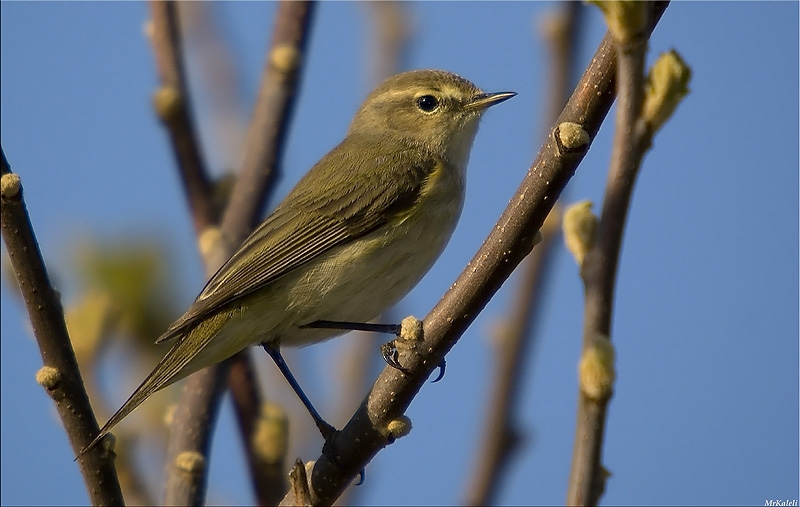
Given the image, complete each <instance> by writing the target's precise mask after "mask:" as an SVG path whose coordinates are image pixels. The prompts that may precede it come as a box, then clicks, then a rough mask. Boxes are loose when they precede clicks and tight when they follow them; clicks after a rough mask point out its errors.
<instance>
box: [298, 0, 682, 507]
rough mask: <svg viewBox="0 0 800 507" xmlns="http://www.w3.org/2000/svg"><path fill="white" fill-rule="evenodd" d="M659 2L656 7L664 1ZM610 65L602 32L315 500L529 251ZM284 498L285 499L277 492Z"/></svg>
mask: <svg viewBox="0 0 800 507" xmlns="http://www.w3.org/2000/svg"><path fill="white" fill-rule="evenodd" d="M659 5H660V6H661V7H662V8H663V7H665V6H666V2H662V3H660V4H659ZM658 17H660V15H659V16H658ZM615 72H616V54H615V50H614V44H613V41H612V40H611V37H610V36H608V35H607V36H606V37H605V38H604V39H603V42H602V43H601V45H600V48H599V49H598V50H597V52H596V53H595V56H594V58H593V59H592V61H591V63H590V65H589V68H588V69H587V70H586V72H585V73H584V75H583V77H582V78H581V81H580V82H579V84H578V86H577V88H576V90H575V92H574V93H573V95H572V97H571V98H570V100H569V101H568V103H567V105H566V107H565V109H564V111H562V113H561V115H560V116H559V118H558V120H557V122H556V126H555V127H554V128H553V130H552V131H551V134H550V136H548V138H547V141H546V143H545V145H544V146H543V147H542V149H541V150H540V152H539V155H538V156H537V158H536V160H535V161H534V163H533V165H532V166H531V168H530V169H529V171H528V174H527V176H526V177H525V179H524V180H523V182H522V184H521V186H520V188H519V189H518V190H517V192H516V194H515V195H514V197H512V199H511V203H510V204H509V206H508V207H507V208H506V210H505V211H504V212H503V214H502V216H501V217H500V219H499V221H498V222H497V224H496V226H495V227H494V229H493V230H492V232H491V234H490V235H489V237H487V238H486V240H485V241H484V243H483V245H482V246H481V248H480V250H479V251H478V252H477V254H476V255H475V257H473V259H472V260H471V261H470V262H469V264H468V265H467V267H466V268H465V270H464V271H463V272H462V273H461V275H460V276H459V278H458V279H457V280H456V282H455V283H454V284H453V285H452V287H451V288H450V290H448V291H447V293H446V294H445V295H444V297H443V298H442V299H441V300H440V301H439V303H438V304H437V305H436V307H435V308H434V309H433V310H431V312H430V313H429V314H428V316H427V317H426V318H425V320H424V322H423V325H424V329H425V336H424V342H423V343H420V344H418V345H417V347H416V348H415V349H414V350H413V352H414V353H404V354H401V363H402V364H403V366H404V367H405V368H407V369H408V370H409V371H410V372H412V373H411V374H409V375H406V374H405V373H403V372H402V371H399V370H397V369H395V368H392V367H387V368H385V369H384V370H383V372H382V373H381V375H380V376H379V377H378V379H377V381H376V382H375V384H374V385H373V387H372V391H371V392H370V394H369V395H368V397H367V399H366V400H364V402H363V403H362V404H361V406H360V407H359V409H358V410H357V411H356V413H355V414H354V415H353V417H352V418H351V419H350V422H349V423H348V424H347V426H345V427H344V429H343V430H342V431H341V432H339V434H338V435H337V438H336V440H335V441H334V442H332V445H331V446H329V448H328V449H327V452H323V454H322V455H321V456H320V457H319V458H318V459H317V461H316V463H315V466H314V470H313V473H312V474H311V494H312V496H313V500H314V504H315V505H328V504H331V503H332V502H333V501H334V500H335V499H336V498H337V497H338V496H339V495H340V494H341V492H342V491H343V490H344V488H345V487H346V486H347V484H349V483H350V481H352V480H353V479H354V478H355V477H356V475H358V473H359V471H360V470H362V469H363V468H364V467H365V466H366V465H367V463H369V461H370V460H371V459H372V458H373V457H374V456H375V454H377V452H378V451H380V449H382V448H383V447H385V446H386V445H388V444H389V443H390V441H393V440H394V438H393V437H392V435H391V434H387V432H388V431H389V428H390V427H391V426H397V424H396V423H398V422H401V420H400V419H399V418H400V417H401V416H402V414H403V413H404V412H405V410H406V409H407V408H408V406H409V404H410V403H411V401H412V399H413V398H414V396H415V395H416V394H417V392H419V390H420V388H421V387H422V385H423V384H424V383H425V381H426V379H427V378H428V376H429V375H430V374H431V373H432V372H433V370H434V369H435V368H436V367H437V365H439V364H440V363H441V361H442V359H443V358H444V356H445V354H446V353H447V352H448V351H449V350H450V349H451V348H452V347H453V346H454V345H455V343H456V341H457V340H458V338H459V337H460V336H461V335H462V334H463V333H464V331H466V329H467V327H468V326H469V325H470V324H471V323H472V321H473V320H474V319H475V317H476V316H477V315H478V313H479V312H480V311H481V310H482V309H483V307H484V306H485V305H486V304H487V303H488V301H489V300H490V299H491V297H492V296H493V295H494V294H495V293H496V292H497V290H498V289H499V288H500V286H501V285H502V283H503V282H504V281H505V280H506V279H507V278H508V277H509V275H510V274H511V272H512V271H513V270H514V268H516V266H517V265H519V263H520V262H521V261H522V259H523V258H524V257H525V256H526V255H527V254H528V253H529V252H530V251H531V249H532V247H533V243H534V240H535V237H536V231H537V230H538V229H539V228H541V226H542V224H543V223H544V220H545V217H546V216H547V214H548V213H549V212H550V209H551V208H552V207H553V204H554V203H555V201H556V199H557V198H558V196H559V195H560V193H561V191H562V190H563V189H564V186H565V185H566V184H567V182H568V181H569V179H570V178H571V177H572V175H573V174H574V172H575V170H576V168H577V166H578V163H579V162H580V161H581V160H582V159H583V156H584V154H585V153H586V150H587V149H588V148H589V145H590V143H591V140H592V139H593V138H594V136H595V135H596V134H597V131H598V129H599V128H600V124H601V122H602V121H603V119H604V118H605V116H606V114H607V113H608V110H609V108H610V107H611V104H612V102H613V100H614V75H615ZM565 122H569V123H571V124H572V125H566V124H565ZM576 124H577V126H579V128H580V129H582V132H583V133H584V134H585V135H584V136H581V139H583V140H584V141H581V142H580V143H573V142H571V141H568V142H567V143H565V142H564V141H565V138H564V136H563V135H562V128H563V129H566V128H568V127H574V126H576ZM390 423H392V424H391V425H390ZM329 456H334V457H335V458H334V459H335V460H336V462H335V463H334V462H333V461H331V459H332V458H330V457H329ZM284 501H288V499H287V498H286V497H284Z"/></svg>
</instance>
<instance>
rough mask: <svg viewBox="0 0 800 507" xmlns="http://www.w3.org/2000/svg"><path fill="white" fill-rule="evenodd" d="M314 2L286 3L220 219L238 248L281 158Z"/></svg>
mask: <svg viewBox="0 0 800 507" xmlns="http://www.w3.org/2000/svg"><path fill="white" fill-rule="evenodd" d="M315 6H316V3H315V2H295V1H286V0H284V1H282V2H280V3H279V4H278V12H277V13H276V15H275V16H276V17H275V28H274V31H273V34H272V42H271V44H270V50H269V52H268V53H267V62H266V65H265V66H264V73H263V76H262V81H261V88H260V91H259V94H258V100H257V102H256V106H255V110H254V111H253V119H252V122H251V123H250V129H249V131H248V133H247V143H246V145H245V154H244V160H243V162H242V170H241V172H240V173H239V177H238V179H237V180H236V185H235V186H234V188H233V194H232V195H231V200H230V202H229V203H228V208H227V209H226V210H225V215H224V216H223V217H222V231H223V234H224V235H225V237H226V238H228V241H229V242H230V243H232V244H235V245H237V246H238V244H239V243H240V242H241V241H242V240H243V239H244V238H245V237H246V236H247V234H249V232H250V231H251V230H252V229H253V227H255V225H256V223H257V222H258V219H259V217H260V215H261V210H262V208H263V207H264V204H265V203H266V202H267V198H268V192H269V189H270V188H272V185H270V182H271V181H272V180H273V179H274V178H275V174H276V171H277V170H278V168H279V167H280V162H281V157H282V155H283V147H284V144H285V143H284V142H283V141H284V138H285V137H286V132H287V130H288V129H287V126H288V123H289V118H291V115H292V111H293V109H294V102H295V101H294V99H295V96H296V94H297V88H298V83H299V79H300V76H301V71H302V69H303V63H304V59H305V47H306V41H307V40H308V33H309V31H310V27H311V21H312V19H313V14H314V9H315Z"/></svg>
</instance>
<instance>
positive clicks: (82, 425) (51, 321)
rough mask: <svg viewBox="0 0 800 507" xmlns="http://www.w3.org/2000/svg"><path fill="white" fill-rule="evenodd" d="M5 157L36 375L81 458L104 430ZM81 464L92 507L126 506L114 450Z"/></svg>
mask: <svg viewBox="0 0 800 507" xmlns="http://www.w3.org/2000/svg"><path fill="white" fill-rule="evenodd" d="M0 155H2V161H1V162H0V164H2V165H0V175H1V180H0V203H1V204H2V211H0V216H2V234H3V240H4V241H5V244H6V250H7V251H8V256H9V258H10V260H11V266H12V267H13V269H14V273H15V274H16V276H17V283H18V284H19V288H20V293H21V294H22V297H23V299H24V301H25V307H26V308H27V309H28V315H29V317H30V320H31V325H32V327H33V334H34V335H35V336H36V342H37V344H38V345H39V352H40V353H41V355H42V363H43V365H44V366H43V367H42V369H41V370H39V372H38V373H37V375H36V377H37V381H38V382H39V383H40V384H41V385H42V386H43V387H44V388H45V390H46V391H47V394H48V395H49V396H50V397H51V398H52V399H53V401H54V402H55V404H56V409H57V410H58V415H59V417H60V418H61V422H62V423H63V424H64V429H65V430H66V432H67V437H68V438H69V442H70V445H71V446H72V450H73V451H74V452H75V455H76V456H77V455H78V454H79V453H80V451H81V450H82V449H84V448H85V447H86V446H87V445H89V442H91V441H92V438H93V436H94V435H97V433H98V431H99V430H100V428H99V426H98V425H97V419H95V416H94V413H93V412H92V406H91V404H90V403H89V396H88V395H87V394H86V391H85V390H84V387H83V380H82V379H81V374H80V370H79V369H78V362H77V360H76V359H75V352H74V350H73V349H72V343H71V342H70V339H69V334H68V333H67V325H66V322H65V321H64V310H63V308H62V307H61V301H60V295H59V294H58V292H57V291H56V290H55V289H53V286H52V285H51V284H50V277H49V276H48V274H47V268H46V267H45V265H44V260H43V259H42V253H41V251H40V250H39V244H38V242H37V241H36V236H34V233H33V227H32V225H31V221H30V217H29V216H28V211H27V209H26V206H25V201H24V199H23V196H22V183H21V182H20V178H19V176H18V175H16V174H13V173H12V172H11V167H10V166H9V164H8V160H6V154H5V152H4V151H3V150H2V148H0ZM78 464H79V466H80V469H81V474H82V475H83V480H84V482H85V483H86V490H87V491H88V493H89V499H90V501H91V502H92V504H94V505H122V503H123V498H122V490H121V489H120V485H119V480H118V478H117V471H116V470H115V469H114V453H113V451H111V450H110V449H109V448H108V447H105V446H102V445H101V446H97V447H95V448H94V449H92V450H91V451H89V452H87V453H85V454H84V455H83V456H81V458H80V459H79V460H78Z"/></svg>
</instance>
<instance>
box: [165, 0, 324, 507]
mask: <svg viewBox="0 0 800 507" xmlns="http://www.w3.org/2000/svg"><path fill="white" fill-rule="evenodd" d="M314 5H315V4H314V3H305V2H281V3H280V4H279V7H278V12H277V14H276V18H275V30H274V35H273V39H272V43H271V44H272V46H271V48H270V51H269V53H268V55H269V56H268V62H267V68H266V70H265V71H264V81H263V83H262V86H261V92H260V95H259V100H258V103H257V105H256V111H255V113H254V117H253V122H252V124H251V128H250V133H249V135H248V147H247V153H246V154H245V159H244V160H245V161H244V167H243V169H242V172H241V174H240V175H239V177H238V178H237V181H236V185H235V187H234V189H233V193H232V195H231V198H230V201H229V203H228V207H227V209H226V210H225V213H224V216H223V218H222V226H221V231H222V232H220V230H218V229H211V230H208V231H206V232H205V233H204V234H203V235H202V236H201V238H200V243H201V247H200V248H201V251H203V252H204V255H203V257H204V259H205V261H206V271H207V274H208V275H209V276H210V275H211V274H212V273H214V271H215V270H216V268H218V267H219V266H221V265H222V263H223V262H224V261H225V260H226V259H227V258H228V257H230V256H231V255H232V254H233V253H234V250H235V248H236V247H237V246H238V245H239V244H240V243H241V242H242V241H243V240H244V239H245V237H246V236H247V234H248V233H249V232H250V230H251V229H252V227H253V225H255V223H256V222H257V220H258V218H259V215H260V212H261V208H262V207H263V204H264V202H265V200H266V197H267V189H268V187H269V184H270V182H271V181H272V180H271V178H272V177H274V172H275V168H276V167H278V165H279V162H280V156H281V154H282V145H283V141H284V138H285V137H286V127H287V125H288V119H289V117H290V114H291V111H292V107H291V106H292V104H293V99H294V96H295V87H296V85H297V83H298V77H299V76H300V69H301V68H302V64H303V56H304V55H303V50H304V48H305V41H306V39H307V36H306V34H307V31H308V30H309V28H310V21H311V14H312V12H313V9H314ZM223 235H224V237H223ZM211 268H213V269H211ZM230 363H231V360H228V361H224V362H222V363H220V364H217V365H214V366H211V367H208V368H206V369H204V370H202V371H199V372H197V373H195V374H193V375H191V376H189V378H188V379H187V381H186V386H185V388H184V392H183V394H182V396H181V399H180V402H179V405H178V410H177V411H176V414H175V420H174V423H173V424H174V426H173V430H172V434H171V437H170V442H169V447H168V450H167V474H166V475H167V484H168V487H167V491H166V493H165V499H166V500H165V502H166V503H178V504H185V505H194V504H201V503H203V501H204V497H205V466H204V467H203V468H202V469H201V470H202V471H203V473H202V476H201V475H197V474H187V473H186V472H185V470H184V467H183V466H182V463H184V461H183V460H182V459H181V458H182V457H184V456H189V457H192V460H191V462H192V463H197V462H200V461H202V462H203V464H205V463H206V462H207V459H208V458H207V456H208V448H209V445H210V438H211V430H212V429H213V422H214V418H215V416H216V414H217V412H218V410H219V404H220V401H221V395H222V393H223V392H224V391H223V389H221V387H220V385H221V382H223V381H224V380H226V379H228V372H229V368H230ZM250 413H252V411H250ZM247 452H254V451H252V449H250V448H248V449H247ZM200 458H202V460H200ZM248 461H249V462H252V458H248Z"/></svg>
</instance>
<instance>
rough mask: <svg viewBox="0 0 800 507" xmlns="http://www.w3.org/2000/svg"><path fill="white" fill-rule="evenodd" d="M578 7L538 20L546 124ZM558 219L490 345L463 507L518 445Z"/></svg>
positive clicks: (546, 231) (487, 497)
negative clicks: (547, 68) (487, 381)
mask: <svg viewBox="0 0 800 507" xmlns="http://www.w3.org/2000/svg"><path fill="white" fill-rule="evenodd" d="M582 8H583V6H582V5H581V4H580V3H579V2H564V3H562V4H561V7H560V9H559V10H558V11H556V12H554V13H552V14H550V15H548V17H547V18H546V19H545V20H543V23H542V32H543V33H544V38H545V40H546V41H547V42H548V43H549V44H548V46H549V48H550V55H551V57H550V62H551V68H552V70H551V72H549V73H548V75H549V76H550V84H549V87H548V88H549V89H548V93H547V100H546V101H545V103H546V104H548V105H549V108H548V110H547V111H546V113H545V115H546V116H545V120H546V121H545V122H544V123H545V125H546V126H549V125H550V124H551V122H552V121H553V120H554V119H555V118H556V117H557V116H558V113H559V112H560V111H561V107H562V106H563V104H565V103H566V101H567V99H568V98H569V92H570V90H571V89H572V82H571V81H572V79H573V78H572V77H571V76H572V75H573V74H575V73H576V71H577V69H576V68H575V67H576V65H575V62H576V59H575V55H576V53H577V48H578V34H579V30H578V25H579V23H580V13H581V10H582ZM559 222H560V214H559V213H558V208H554V209H553V211H552V212H551V213H550V214H549V215H548V217H547V220H545V223H544V227H543V229H542V235H543V238H544V239H543V241H542V243H540V244H539V245H537V246H536V248H535V249H534V250H533V252H532V253H531V255H530V256H529V257H528V258H527V259H525V260H524V261H523V262H522V266H520V270H519V275H518V276H517V295H516V297H515V298H514V302H515V304H514V305H513V306H512V307H511V309H510V312H509V316H508V318H507V319H505V320H506V321H507V322H508V325H502V326H501V328H500V330H499V332H498V333H497V334H498V335H499V336H498V339H497V340H495V353H496V358H495V367H494V371H495V373H494V374H493V375H491V378H492V379H494V384H493V386H492V388H491V390H490V392H491V394H490V395H489V401H488V407H487V409H486V410H485V411H484V413H485V414H486V421H485V423H484V426H485V430H484V432H483V437H482V438H481V439H480V442H481V448H480V450H479V452H478V454H477V455H476V457H475V464H474V465H473V470H474V471H473V473H472V477H471V479H470V481H469V488H468V489H467V496H466V500H465V504H467V505H490V504H493V503H495V498H496V495H497V492H498V491H499V489H500V481H501V480H502V479H503V477H504V475H505V474H504V471H505V470H506V467H507V466H508V465H509V464H510V463H509V462H510V460H511V457H512V455H513V452H514V451H515V450H516V449H517V448H518V447H519V445H518V443H519V441H520V440H522V438H523V437H522V436H521V435H520V430H519V428H518V424H517V422H516V420H515V418H516V414H515V412H516V411H515V408H516V407H517V405H518V397H519V393H520V384H521V381H522V379H524V378H525V373H524V369H525V366H526V362H525V359H526V358H527V357H528V350H530V349H532V348H533V347H534V345H535V340H536V334H535V332H534V323H535V322H536V320H537V316H538V314H539V310H540V308H541V304H540V303H541V301H542V297H541V294H542V293H543V290H544V287H545V286H546V278H547V274H548V266H549V265H550V263H551V262H550V261H551V260H552V258H553V255H554V253H555V248H554V246H555V245H556V244H557V241H555V240H556V238H558V231H559V226H558V223H559Z"/></svg>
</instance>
